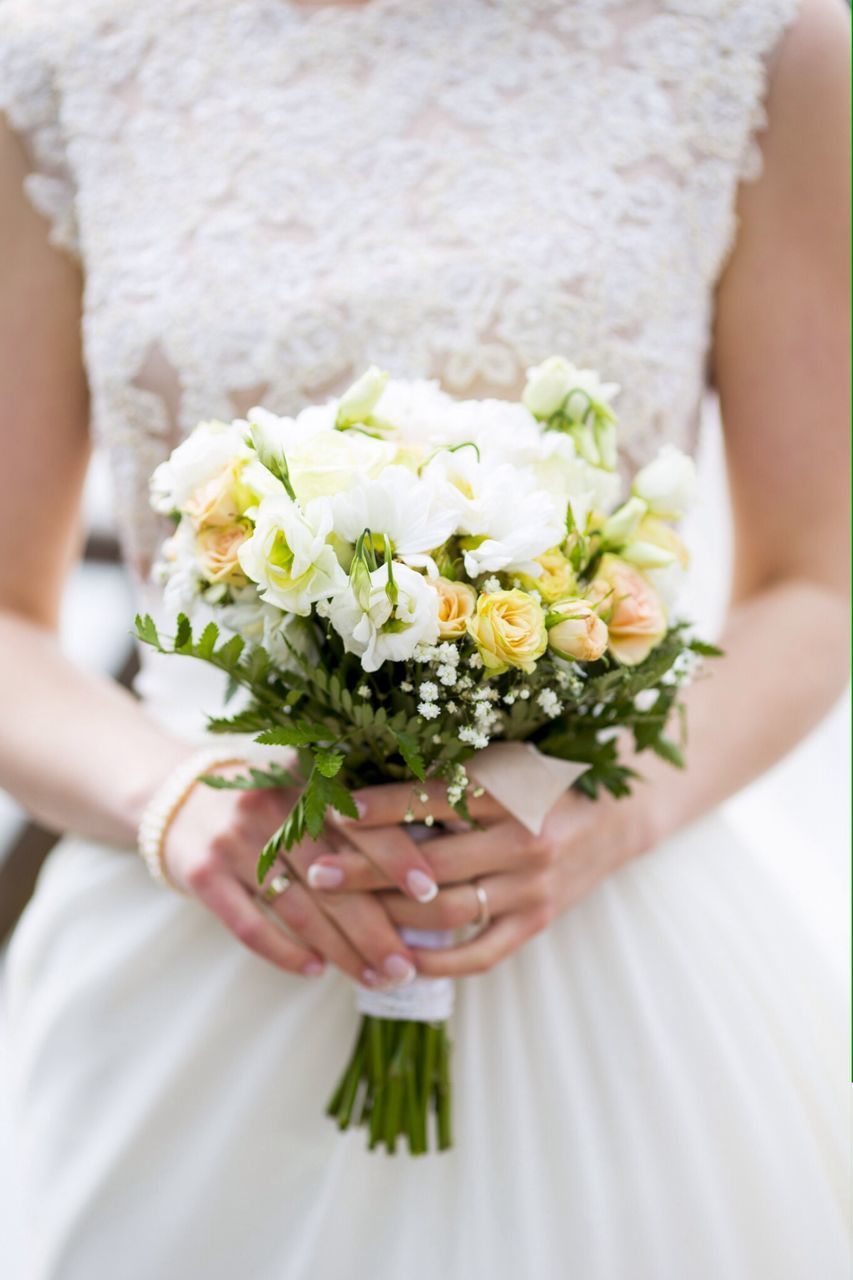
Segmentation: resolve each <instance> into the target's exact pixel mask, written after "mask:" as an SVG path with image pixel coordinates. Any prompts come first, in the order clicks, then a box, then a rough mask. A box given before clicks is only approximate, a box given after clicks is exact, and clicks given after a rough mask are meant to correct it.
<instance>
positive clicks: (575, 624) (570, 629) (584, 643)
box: [548, 596, 608, 662]
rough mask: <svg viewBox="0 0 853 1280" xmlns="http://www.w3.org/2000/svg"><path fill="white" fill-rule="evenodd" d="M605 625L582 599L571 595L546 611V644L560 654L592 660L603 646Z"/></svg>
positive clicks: (605, 642)
mask: <svg viewBox="0 0 853 1280" xmlns="http://www.w3.org/2000/svg"><path fill="white" fill-rule="evenodd" d="M607 641H608V635H607V627H606V625H605V623H604V622H602V620H601V618H599V616H598V614H597V613H596V612H595V609H593V608H592V606H591V605H590V604H589V603H588V602H587V601H586V600H578V599H577V598H576V597H574V596H572V597H570V598H569V599H567V600H559V601H558V602H557V603H556V604H555V605H553V606H552V607H551V609H550V610H549V612H548V648H549V649H551V650H552V651H553V652H554V653H556V654H557V656H558V657H560V658H572V659H574V661H575V662H595V661H596V660H597V659H598V658H600V657H601V655H602V654H603V653H604V651H605V649H606V648H607Z"/></svg>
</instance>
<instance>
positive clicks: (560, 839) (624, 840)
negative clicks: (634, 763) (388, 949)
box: [309, 784, 656, 977]
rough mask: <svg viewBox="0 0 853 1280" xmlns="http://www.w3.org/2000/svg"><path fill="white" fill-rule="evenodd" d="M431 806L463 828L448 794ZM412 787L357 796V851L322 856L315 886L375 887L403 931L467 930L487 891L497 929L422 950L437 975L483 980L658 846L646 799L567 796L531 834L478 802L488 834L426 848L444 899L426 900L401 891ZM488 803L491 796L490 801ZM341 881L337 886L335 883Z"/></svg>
mask: <svg viewBox="0 0 853 1280" xmlns="http://www.w3.org/2000/svg"><path fill="white" fill-rule="evenodd" d="M427 790H428V792H429V795H430V799H429V800H428V801H427V803H426V804H425V805H424V811H425V812H429V813H430V814H431V815H432V816H433V818H434V819H435V820H436V821H442V822H448V821H452V822H455V823H458V822H459V819H458V818H457V816H456V815H455V814H454V813H453V811H452V810H451V809H450V808H449V807H448V805H447V801H446V799H444V798H443V788H441V787H436V786H435V785H434V784H432V785H429V786H428V787H427ZM412 797H413V793H412V788H411V787H410V786H408V785H406V784H399V785H397V784H392V785H388V786H384V787H372V788H369V789H365V790H364V791H359V792H358V793H357V799H358V801H359V810H360V813H361V817H360V818H359V820H358V821H357V822H355V821H350V820H344V821H343V822H342V823H341V827H342V829H343V830H345V832H346V837H347V839H348V840H349V841H350V842H351V843H352V844H353V845H355V846H356V849H357V851H356V849H353V850H342V851H341V852H339V853H335V854H332V855H325V856H324V857H321V858H319V859H317V861H316V862H315V863H314V864H313V865H312V868H311V870H310V872H309V883H312V884H313V883H315V881H316V882H317V887H318V888H319V887H321V885H322V887H323V888H324V889H325V890H327V891H329V892H333V893H334V892H338V893H347V892H353V891H363V890H365V889H367V890H376V891H378V892H379V893H381V895H382V898H383V904H384V906H385V908H386V910H387V911H388V914H389V915H390V916H391V919H392V920H393V921H394V922H395V923H396V924H398V925H408V926H411V927H414V928H423V929H460V928H464V927H465V926H467V925H471V924H475V923H476V922H477V920H478V919H479V918H481V903H480V898H479V895H478V894H477V892H476V887H475V886H476V885H478V884H479V885H480V886H481V887H482V889H483V890H484V891H485V895H486V900H487V902H488V909H489V919H490V923H489V925H488V927H487V928H485V929H484V930H483V931H482V932H481V933H480V934H478V935H477V936H476V937H475V938H474V939H473V940H472V941H469V942H464V943H462V944H461V945H460V946H456V947H450V948H448V949H446V950H441V951H427V950H422V949H414V951H413V954H414V957H415V961H416V964H417V966H418V970H419V972H420V973H421V974H423V975H425V976H430V977H439V976H442V977H443V976H448V977H461V976H463V975H465V974H473V973H484V972H486V971H488V970H489V969H492V968H493V967H494V966H495V965H496V964H498V963H499V962H500V961H501V960H503V959H505V958H506V957H507V956H509V955H511V954H512V952H513V951H516V950H517V949H518V948H519V947H520V946H522V944H523V943H525V942H526V941H527V940H528V939H529V938H531V937H533V935H534V934H536V933H538V932H540V930H542V929H545V928H546V927H547V926H548V925H549V924H550V923H551V921H552V920H553V919H554V918H555V917H556V916H558V915H560V914H561V913H562V912H563V911H565V910H567V909H568V908H569V907H571V906H573V905H574V904H575V903H576V902H579V901H580V899H581V898H583V897H584V896H585V895H586V894H587V893H589V891H590V890H591V889H592V888H594V886H595V885H596V884H597V883H598V882H599V881H600V880H602V879H604V877H605V876H607V875H609V874H610V873H611V872H612V871H615V870H616V868H617V867H619V866H621V865H622V864H623V863H625V862H627V861H629V860H630V859H631V858H633V857H635V856H637V855H638V854H639V853H642V852H643V851H644V850H646V849H648V848H649V847H651V845H652V844H653V843H654V842H655V836H656V832H655V830H654V823H653V821H652V816H651V808H650V806H649V804H648V802H647V799H646V797H645V796H644V795H643V794H642V792H640V793H635V794H634V795H633V796H631V797H630V798H629V799H623V800H614V799H613V798H612V797H610V796H602V797H601V798H600V799H598V800H597V801H595V802H593V801H590V800H588V799H587V798H586V797H585V796H583V795H580V794H579V793H577V792H572V791H570V792H568V793H567V794H566V795H565V796H563V798H562V799H561V800H560V801H558V803H557V804H556V805H555V806H554V807H553V808H552V810H551V811H550V813H549V814H548V816H547V818H546V819H545V823H544V825H543V828H542V831H541V832H540V834H539V835H532V834H531V833H530V832H529V831H528V830H527V829H526V827H523V826H522V825H521V824H520V823H519V822H517V821H516V820H515V819H514V818H512V817H510V816H509V814H507V813H506V812H505V811H504V810H502V809H500V807H499V806H497V805H496V804H495V802H494V801H491V800H487V802H486V804H483V802H481V803H480V806H479V810H480V821H481V822H482V823H483V826H482V829H480V830H466V831H461V832H459V831H457V832H453V833H451V834H447V835H438V836H436V837H435V838H434V839H432V840H430V841H428V842H427V843H422V844H420V845H419V846H418V849H417V852H418V854H419V855H420V859H424V858H425V859H426V860H427V862H428V863H429V865H430V867H431V868H432V872H433V875H434V878H435V881H436V883H437V884H438V886H439V891H438V893H437V894H436V895H435V896H434V897H433V898H432V900H431V901H426V902H424V901H422V902H418V901H415V900H413V898H412V897H409V896H405V895H404V894H402V893H400V892H398V891H395V890H394V888H393V886H394V885H395V884H400V880H401V863H404V861H405V846H406V845H408V846H411V849H412V852H414V849H415V846H414V842H413V841H412V840H411V838H410V837H409V836H408V835H407V834H406V831H405V827H404V826H400V825H398V824H401V823H402V822H403V819H404V815H405V813H406V811H407V810H408V809H409V807H410V805H411V804H412ZM485 799H486V798H484V800H485ZM333 881H336V883H333Z"/></svg>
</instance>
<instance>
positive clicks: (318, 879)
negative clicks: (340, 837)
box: [308, 862, 344, 889]
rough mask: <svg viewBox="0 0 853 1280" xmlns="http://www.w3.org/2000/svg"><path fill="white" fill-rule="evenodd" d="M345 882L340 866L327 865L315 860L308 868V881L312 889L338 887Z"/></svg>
mask: <svg viewBox="0 0 853 1280" xmlns="http://www.w3.org/2000/svg"><path fill="white" fill-rule="evenodd" d="M343 882H344V873H343V871H341V869H340V867H326V866H323V864H322V863H316V862H315V863H314V865H313V866H312V867H309V868H308V883H309V885H310V886H311V888H312V889H337V888H338V886H339V885H341V884H343Z"/></svg>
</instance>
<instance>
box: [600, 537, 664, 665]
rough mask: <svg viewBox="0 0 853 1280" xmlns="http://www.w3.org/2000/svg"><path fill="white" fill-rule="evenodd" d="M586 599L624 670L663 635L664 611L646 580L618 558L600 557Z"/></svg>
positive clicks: (639, 658)
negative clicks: (603, 623)
mask: <svg viewBox="0 0 853 1280" xmlns="http://www.w3.org/2000/svg"><path fill="white" fill-rule="evenodd" d="M587 597H588V599H589V600H590V602H591V603H593V604H597V605H599V606H600V612H601V613H602V614H603V615H604V617H605V619H606V620H607V629H608V632H609V635H610V643H609V648H610V652H611V653H612V654H613V656H614V658H616V659H617V661H619V662H623V663H624V664H625V665H626V666H628V667H633V666H636V665H637V663H638V662H642V661H643V660H644V659H645V658H647V657H648V656H649V654H650V653H651V651H652V649H653V648H654V647H655V645H656V644H659V643H660V641H661V640H662V639H663V638H664V636H665V635H666V627H667V622H666V611H665V609H664V606H663V603H662V602H661V599H660V597H659V596H658V594H657V592H656V591H655V589H654V587H653V586H652V584H651V583H650V582H649V580H648V578H645V577H644V576H643V575H642V574H641V573H640V572H639V571H638V570H637V569H635V568H634V567H633V566H632V565H630V564H627V563H626V562H625V561H624V560H620V559H619V557H618V556H603V557H602V559H601V563H600V565H599V567H598V573H597V575H596V577H595V579H594V581H593V582H591V583H590V586H589V590H588V592H587Z"/></svg>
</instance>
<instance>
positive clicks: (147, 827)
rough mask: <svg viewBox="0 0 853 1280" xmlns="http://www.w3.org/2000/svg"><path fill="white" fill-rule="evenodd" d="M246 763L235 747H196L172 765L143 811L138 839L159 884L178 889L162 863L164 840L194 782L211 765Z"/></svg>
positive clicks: (210, 767) (153, 876) (215, 766)
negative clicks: (176, 763) (213, 748)
mask: <svg viewBox="0 0 853 1280" xmlns="http://www.w3.org/2000/svg"><path fill="white" fill-rule="evenodd" d="M245 763H246V761H245V759H243V758H242V757H240V756H235V755H234V751H233V749H232V750H231V751H216V750H207V751H196V752H195V753H194V754H193V755H191V756H190V757H189V759H187V760H184V761H183V762H182V763H181V764H179V765H178V766H177V768H175V769H173V770H172V772H171V773H170V774H169V776H168V777H167V778H166V781H165V782H164V783H163V784H162V786H161V787H159V788H158V790H157V791H155V793H154V795H153V796H152V797H151V799H150V800H149V801H148V804H147V805H146V806H145V811H144V813H143V814H142V820H141V822H140V823H139V831H138V833H137V837H136V843H137V848H138V850H139V855H140V857H141V858H142V861H143V862H144V863H145V865H146V867H147V868H148V871H149V874H150V876H151V879H152V880H155V881H156V882H157V884H159V885H163V886H164V887H166V888H169V889H177V886H176V885H174V884H173V883H172V881H171V880H170V878H169V876H168V874H167V872H166V868H165V866H164V864H163V844H164V842H165V839H166V832H167V831H168V830H169V826H170V824H171V822H172V819H173V818H174V816H175V814H176V813H177V812H178V810H179V809H180V807H181V805H182V804H183V803H184V801H185V800H186V798H187V796H188V795H189V793H190V791H191V790H192V788H193V786H194V785H195V783H196V782H198V780H199V778H201V777H203V776H204V774H206V773H210V771H211V769H216V768H219V767H220V766H221V765H224V764H242V765H245Z"/></svg>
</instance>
